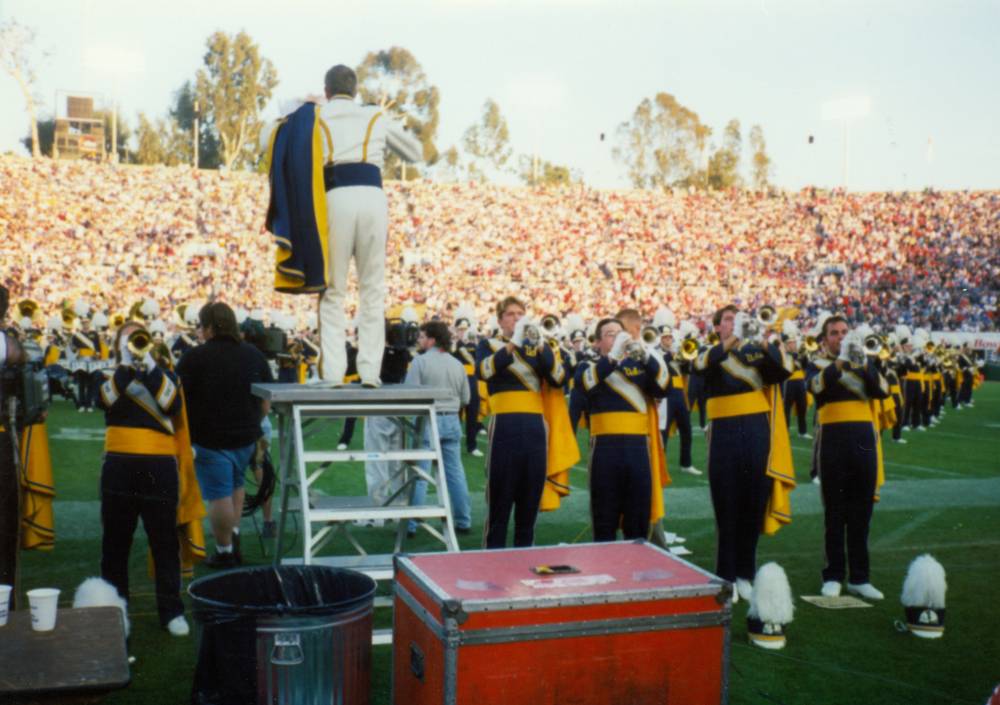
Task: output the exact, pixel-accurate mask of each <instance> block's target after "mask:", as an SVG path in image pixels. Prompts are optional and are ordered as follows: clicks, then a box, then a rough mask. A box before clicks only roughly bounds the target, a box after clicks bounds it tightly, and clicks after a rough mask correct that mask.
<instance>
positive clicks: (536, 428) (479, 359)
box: [476, 296, 566, 548]
mask: <svg viewBox="0 0 1000 705" xmlns="http://www.w3.org/2000/svg"><path fill="white" fill-rule="evenodd" d="M524 316H525V307H524V304H522V303H521V301H520V300H518V299H517V298H515V297H513V296H508V297H507V298H505V299H504V300H503V301H501V302H500V304H499V305H498V306H497V322H498V324H499V326H500V330H501V332H502V335H501V336H500V337H497V338H489V339H485V340H482V341H481V342H480V343H479V346H478V348H477V350H476V371H477V372H478V374H479V377H480V378H481V379H482V380H484V381H485V382H486V386H487V389H488V390H489V395H490V410H491V412H492V414H493V418H492V420H491V422H490V431H489V438H490V445H489V451H488V452H487V457H488V459H487V461H486V473H487V490H486V502H487V518H486V522H485V525H484V533H485V536H484V545H485V547H486V548H503V547H504V546H505V545H506V542H507V526H508V524H509V523H510V516H511V511H512V510H513V514H514V546H530V545H532V543H533V542H534V537H535V519H536V517H537V516H538V510H539V504H540V502H541V498H542V492H543V490H544V488H545V481H546V471H547V465H546V461H547V447H548V444H547V440H546V427H545V421H544V408H543V400H542V385H543V383H548V384H551V385H554V386H555V387H561V386H562V385H563V384H564V383H565V381H566V379H565V377H566V375H565V370H564V369H563V366H562V363H561V361H560V360H559V359H558V358H557V357H556V355H555V354H554V353H553V351H552V348H551V347H549V346H548V345H547V344H545V342H544V340H542V337H541V334H540V332H539V331H538V329H537V328H536V329H534V331H533V336H537V339H532V338H531V337H529V335H528V334H529V333H530V332H531V331H528V330H527V328H528V319H526V318H525V317H524Z"/></svg>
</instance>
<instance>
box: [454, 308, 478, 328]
mask: <svg viewBox="0 0 1000 705" xmlns="http://www.w3.org/2000/svg"><path fill="white" fill-rule="evenodd" d="M461 318H464V319H465V320H467V321H468V322H469V325H470V326H475V325H476V309H474V308H472V306H470V305H469V304H459V305H458V306H456V307H455V320H456V321H458V320H459V319H461Z"/></svg>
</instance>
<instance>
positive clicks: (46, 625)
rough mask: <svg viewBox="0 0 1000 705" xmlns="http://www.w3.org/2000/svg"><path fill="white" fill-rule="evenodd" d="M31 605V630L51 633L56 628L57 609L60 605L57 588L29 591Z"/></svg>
mask: <svg viewBox="0 0 1000 705" xmlns="http://www.w3.org/2000/svg"><path fill="white" fill-rule="evenodd" d="M28 603H29V604H30V605H31V628H32V629H34V630H35V631H36V632H49V631H52V630H53V629H55V628H56V607H57V606H58V604H59V590H58V589H57V588H35V589H34V590H28Z"/></svg>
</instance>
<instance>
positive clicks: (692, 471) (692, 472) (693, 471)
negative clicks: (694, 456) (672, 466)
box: [681, 465, 701, 475]
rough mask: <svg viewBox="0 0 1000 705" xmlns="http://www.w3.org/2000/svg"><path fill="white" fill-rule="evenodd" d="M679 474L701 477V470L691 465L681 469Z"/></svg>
mask: <svg viewBox="0 0 1000 705" xmlns="http://www.w3.org/2000/svg"><path fill="white" fill-rule="evenodd" d="M681 472H686V473H687V474H688V475H701V470H699V469H698V468H696V467H694V466H693V465H688V466H687V467H681Z"/></svg>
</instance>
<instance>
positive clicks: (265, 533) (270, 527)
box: [260, 521, 278, 539]
mask: <svg viewBox="0 0 1000 705" xmlns="http://www.w3.org/2000/svg"><path fill="white" fill-rule="evenodd" d="M277 535H278V522H276V521H265V522H264V526H263V527H262V528H261V530H260V537H261V538H262V539H273V538H274V537H275V536H277Z"/></svg>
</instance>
